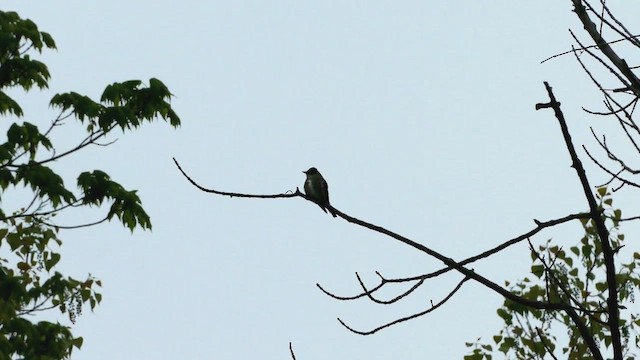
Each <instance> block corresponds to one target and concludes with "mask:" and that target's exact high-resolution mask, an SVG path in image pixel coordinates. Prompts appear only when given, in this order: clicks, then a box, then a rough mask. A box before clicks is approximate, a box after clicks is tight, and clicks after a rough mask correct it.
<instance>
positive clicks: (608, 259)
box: [536, 0, 640, 360]
mask: <svg viewBox="0 0 640 360" xmlns="http://www.w3.org/2000/svg"><path fill="white" fill-rule="evenodd" d="M575 2H579V0H574V3H575ZM592 24H593V23H592ZM585 26H586V25H585ZM544 85H545V87H546V89H547V93H548V95H549V100H550V101H549V103H546V104H537V105H536V108H545V107H547V108H548V107H551V108H552V109H553V111H554V113H555V116H556V118H557V119H558V122H559V124H560V129H561V130H562V135H563V137H564V140H565V143H566V145H567V150H568V151H569V155H570V156H571V162H572V165H571V167H573V168H574V170H575V171H576V173H577V175H578V178H579V179H580V183H581V184H582V190H583V191H584V194H585V197H586V198H587V202H588V203H589V209H590V213H591V219H592V220H593V222H594V224H595V226H596V230H597V233H598V237H599V238H600V243H601V245H602V252H603V255H604V260H605V267H606V277H607V286H608V289H609V295H608V299H607V305H608V311H609V321H608V323H609V328H610V331H611V341H612V344H613V353H614V359H615V360H622V342H621V336H620V321H619V312H618V300H617V299H618V292H617V288H618V287H617V285H616V284H617V281H616V278H615V276H616V270H615V262H614V257H613V256H614V253H613V251H612V249H611V244H610V243H609V230H608V229H607V227H606V225H605V223H604V220H603V219H602V217H601V216H600V210H599V209H598V204H597V202H596V199H595V197H594V196H593V193H592V192H591V185H589V179H588V178H587V175H586V172H585V170H584V168H583V167H582V162H581V161H580V158H579V157H578V154H577V153H576V150H575V148H574V146H573V142H572V140H571V134H569V129H568V128H567V122H566V120H565V118H564V114H563V113H562V110H561V109H560V103H559V102H558V101H557V100H556V98H555V95H554V94H553V90H552V89H551V86H549V83H547V82H546V81H545V83H544ZM639 89H640V88H639ZM571 310H572V312H573V313H574V315H572V314H571V313H570V312H569V313H568V314H569V315H570V316H571V317H572V319H574V316H575V318H577V319H579V317H578V316H577V314H575V311H574V310H573V309H571ZM574 322H575V319H574ZM581 323H582V322H581ZM576 326H577V327H578V329H579V330H580V333H581V335H582V337H583V339H584V340H585V342H586V343H587V345H588V346H589V349H590V350H591V352H592V354H593V355H594V356H595V355H596V351H597V352H599V349H598V346H597V344H596V343H595V340H594V338H593V336H592V335H591V334H590V332H589V331H588V329H586V327H585V328H581V327H580V326H579V325H578V324H576ZM582 326H584V323H582Z"/></svg>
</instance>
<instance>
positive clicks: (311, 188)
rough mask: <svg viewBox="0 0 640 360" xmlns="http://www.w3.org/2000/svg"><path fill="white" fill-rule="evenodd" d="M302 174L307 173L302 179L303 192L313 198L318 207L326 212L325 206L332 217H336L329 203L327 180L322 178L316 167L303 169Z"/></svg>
mask: <svg viewBox="0 0 640 360" xmlns="http://www.w3.org/2000/svg"><path fill="white" fill-rule="evenodd" d="M303 173H304V174H306V175H307V179H306V180H305V181H304V192H305V194H307V196H308V197H310V198H311V200H313V202H315V203H316V204H318V206H320V209H322V211H324V212H325V213H326V212H327V208H328V209H329V212H330V213H331V215H333V217H336V214H335V212H334V211H333V210H332V209H331V205H329V186H328V185H327V182H326V181H325V180H324V178H323V177H322V175H320V172H319V171H318V169H316V168H314V167H312V168H310V169H309V170H307V171H303Z"/></svg>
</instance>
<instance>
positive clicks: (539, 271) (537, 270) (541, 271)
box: [531, 265, 544, 278]
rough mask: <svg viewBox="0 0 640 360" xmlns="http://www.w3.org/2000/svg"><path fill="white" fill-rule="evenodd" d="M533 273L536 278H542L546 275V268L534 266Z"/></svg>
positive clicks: (532, 267)
mask: <svg viewBox="0 0 640 360" xmlns="http://www.w3.org/2000/svg"><path fill="white" fill-rule="evenodd" d="M531 273H532V274H533V275H535V276H536V277H538V278H540V277H542V275H544V266H543V265H532V266H531Z"/></svg>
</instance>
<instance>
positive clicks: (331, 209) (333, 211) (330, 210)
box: [327, 205, 338, 217]
mask: <svg viewBox="0 0 640 360" xmlns="http://www.w3.org/2000/svg"><path fill="white" fill-rule="evenodd" d="M327 210H329V212H330V213H331V215H333V217H338V215H336V209H334V208H333V206H331V205H329V206H327Z"/></svg>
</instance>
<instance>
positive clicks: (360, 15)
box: [4, 0, 640, 360]
mask: <svg viewBox="0 0 640 360" xmlns="http://www.w3.org/2000/svg"><path fill="white" fill-rule="evenodd" d="M610 5H612V6H614V5H617V4H610ZM624 6H625V11H624V12H622V13H619V15H620V16H621V18H622V20H625V15H628V16H626V18H631V17H630V15H631V14H637V13H638V10H640V9H638V4H630V3H629V2H625V4H624ZM631 7H635V9H633V10H634V11H631V10H629V8H631ZM4 8H5V10H15V11H18V12H19V14H20V15H21V16H23V17H26V18H31V19H32V20H34V21H35V22H36V23H37V24H38V25H39V26H40V28H41V30H43V31H47V32H50V33H51V34H52V35H53V37H54V38H55V40H56V42H57V44H58V51H57V52H56V51H49V52H46V53H45V54H44V56H42V58H43V59H44V61H45V62H46V63H47V64H48V65H49V69H50V71H51V73H52V81H51V83H50V85H51V86H50V87H51V91H45V92H41V93H39V92H37V91H35V92H34V93H33V94H30V95H29V97H27V98H26V99H24V100H23V103H22V104H23V108H24V109H25V113H26V116H25V120H27V121H30V122H34V123H37V124H40V126H42V127H44V126H46V125H47V124H48V123H49V121H50V120H51V119H52V118H53V117H54V116H55V114H54V113H53V112H52V111H51V110H50V109H49V108H48V106H47V104H48V101H49V99H50V98H51V96H52V95H53V94H54V93H55V92H63V91H77V92H80V93H84V94H87V95H89V96H92V97H94V98H98V97H99V95H100V94H101V91H102V89H103V88H104V86H106V85H107V84H109V83H111V82H114V81H123V80H129V79H142V80H148V79H149V78H150V77H157V78H159V79H161V80H162V81H164V82H165V84H166V85H167V86H168V87H169V88H170V89H171V91H172V92H173V93H174V94H175V98H174V100H173V102H172V103H173V105H174V109H175V110H176V111H177V112H178V114H179V115H180V116H181V118H182V121H183V126H182V127H181V128H180V129H178V130H172V129H170V127H169V126H168V125H167V124H163V123H156V124H152V125H149V126H144V127H143V128H142V129H141V130H140V131H137V132H135V133H132V134H127V135H126V136H124V137H121V138H120V139H119V140H118V141H117V142H116V143H115V144H114V145H112V146H111V147H109V148H95V149H92V150H90V151H87V152H84V153H82V154H78V155H77V156H76V157H75V158H74V159H73V160H71V161H60V162H59V163H57V164H56V169H57V170H59V171H61V172H62V173H63V174H65V175H66V176H67V178H66V179H67V181H69V182H71V181H73V180H74V176H75V175H76V174H77V172H79V171H82V170H92V169H95V168H100V169H103V170H105V171H107V172H108V173H109V174H111V175H112V177H113V178H114V179H115V180H116V181H119V182H121V183H122V184H123V185H124V186H125V187H127V188H135V189H139V190H140V191H139V194H140V196H141V198H142V200H143V203H144V205H145V208H146V209H147V211H148V212H149V214H150V215H151V218H152V222H153V226H154V230H153V232H146V233H143V232H135V233H134V234H133V235H130V234H129V232H128V231H127V230H126V229H123V228H121V227H119V226H118V225H117V224H107V225H101V226H99V227H96V228H90V229H83V230H74V231H67V232H63V233H62V234H61V237H62V238H63V239H64V240H65V243H64V247H63V261H62V263H61V268H62V269H63V270H64V271H66V272H69V273H70V274H73V275H75V276H78V277H83V276H85V275H86V274H87V273H88V272H90V273H91V274H93V275H95V276H96V277H98V278H100V279H102V280H103V282H104V291H103V294H104V301H103V304H102V305H101V306H100V307H99V308H98V309H97V310H96V311H95V313H93V314H92V313H90V312H89V311H87V312H86V314H85V315H83V316H82V317H81V318H80V319H79V321H78V323H77V325H76V326H75V331H76V334H78V335H82V336H84V337H85V344H84V346H83V349H82V350H81V351H79V352H77V353H76V354H75V355H74V359H80V360H98V359H288V358H289V354H288V343H289V341H292V342H293V344H294V348H295V351H296V354H297V356H298V359H304V360H311V359H365V358H366V359H425V358H430V359H455V358H461V357H462V356H463V355H464V354H466V353H467V350H466V348H465V346H464V342H466V341H473V340H475V339H476V338H478V337H480V336H483V337H485V338H490V336H491V335H493V334H495V333H496V332H497V331H498V330H499V327H500V325H501V323H500V321H499V318H498V317H497V315H495V309H496V308H497V306H498V305H499V304H500V303H501V301H502V299H500V298H499V297H498V296H497V295H495V294H494V293H492V292H490V291H489V290H487V289H484V288H482V287H480V286H478V285H476V284H472V283H468V284H467V285H466V286H465V287H464V288H463V289H462V290H461V291H460V292H459V293H458V294H457V295H456V296H455V297H454V298H453V299H452V300H451V301H450V302H449V303H448V304H446V305H445V306H443V307H442V308H441V309H439V310H438V311H436V312H435V313H432V314H430V315H428V316H426V317H423V318H421V319H417V320H413V321H411V322H409V323H404V324H401V325H398V326H396V327H393V328H391V329H387V330H385V331H382V332H381V333H378V334H376V335H373V336H368V337H362V336H358V335H354V334H351V333H349V332H348V331H346V330H345V329H344V328H342V327H341V326H340V324H339V323H338V322H337V321H336V317H341V318H342V319H344V320H346V321H347V322H348V323H349V324H351V325H352V326H354V327H356V328H359V329H363V330H366V329H369V328H372V327H375V326H377V325H379V324H382V323H384V322H387V321H390V320H393V319H394V318H396V317H400V316H405V315H408V314H411V313H413V312H416V311H419V310H422V309H423V308H425V306H428V304H429V302H430V301H431V300H433V301H434V302H437V301H439V300H440V299H441V298H442V297H443V296H444V295H445V294H446V293H448V292H449V291H450V289H451V288H452V286H454V285H455V283H457V281H458V279H459V278H460V277H459V276H458V275H453V274H450V275H448V276H446V277H444V278H442V279H438V280H434V281H433V282H431V283H429V284H428V285H427V286H425V287H423V288H422V289H421V290H420V291H418V292H417V293H416V294H414V295H413V296H412V297H410V298H408V299H406V300H404V301H402V302H400V303H398V304H396V305H393V306H386V307H385V306H382V305H373V304H370V303H369V302H367V301H364V300H363V301H359V302H352V303H344V302H337V301H335V300H332V299H330V298H328V297H326V296H325V295H323V294H322V293H321V292H320V291H319V290H318V289H317V288H316V286H315V284H316V283H317V282H320V283H321V284H322V285H323V286H325V287H326V288H327V289H329V290H332V291H335V292H337V293H339V294H345V295H346V294H353V293H355V292H357V291H358V283H357V282H356V280H355V277H354V275H353V274H354V272H355V271H358V272H360V274H362V275H363V276H364V277H365V278H366V279H368V281H370V284H375V280H376V279H375V275H374V271H375V270H379V271H382V272H383V273H384V274H386V275H388V276H389V277H394V276H398V277H400V276H411V275H416V274H420V273H424V272H428V271H432V270H435V269H437V268H439V267H440V264H439V263H438V262H437V261H435V260H434V259H431V258H429V257H427V256H424V255H422V254H420V253H418V252H417V251H415V250H412V249H411V248H408V247H407V246H405V245H403V244H400V243H398V242H396V241H394V240H392V239H389V238H385V237H383V236H381V235H378V234H375V233H371V232H370V231H367V230H364V229H362V228H359V227H357V226H354V225H351V224H348V223H346V222H345V221H343V220H341V219H333V218H332V217H330V216H327V215H325V214H324V213H322V212H321V211H320V210H319V209H318V207H317V206H315V205H313V204H311V203H308V202H305V201H302V200H301V199H284V200H257V199H236V198H234V199H229V198H223V197H219V196H214V195H211V194H205V193H202V192H200V191H198V190H197V189H195V188H194V187H192V186H191V185H190V184H189V183H187V182H186V180H185V179H184V178H183V177H182V175H180V174H179V172H178V171H177V169H176V168H175V166H174V165H173V163H172V161H171V158H172V157H174V156H175V157H176V158H177V159H178V160H179V161H180V162H181V164H182V166H183V168H184V169H185V171H187V172H188V173H189V174H190V175H191V176H192V177H193V178H194V179H195V180H196V181H198V182H199V183H200V184H201V185H203V186H206V187H212V188H216V189H219V190H224V191H237V192H248V193H267V194H269V193H280V192H285V191H287V190H295V188H296V187H302V183H303V180H304V175H303V174H302V173H301V171H303V170H306V169H308V168H309V167H311V166H315V167H317V168H318V169H319V170H320V171H321V172H322V174H323V175H324V177H325V178H326V179H327V181H328V182H329V185H330V191H331V199H332V204H333V205H334V206H335V207H336V208H338V209H339V210H341V211H343V212H345V213H347V214H350V215H352V216H354V217H357V218H361V219H364V220H366V221H370V222H373V223H375V224H378V225H380V226H383V227H386V228H388V229H391V230H393V231H396V232H398V233H400V234H403V235H405V236H407V237H410V238H412V239H414V240H415V241H418V242H420V243H423V244H425V245H427V246H429V247H431V248H433V249H434V250H437V251H440V252H442V253H444V254H445V255H447V256H450V257H452V258H454V259H462V258H466V257H468V256H471V255H474V254H476V253H478V252H481V251H483V250H486V249H488V248H491V247H493V246H495V245H497V244H499V243H501V242H503V241H505V240H507V239H509V238H511V237H514V236H516V235H519V234H521V233H524V232H526V231H528V230H530V229H531V228H533V227H534V226H535V225H534V223H533V221H532V219H533V218H537V219H540V220H547V219H552V218H557V217H561V216H564V215H567V214H568V213H572V212H577V211H581V210H584V209H585V208H586V203H585V201H584V200H583V195H582V192H581V188H580V187H579V183H578V180H577V178H576V177H575V174H574V171H573V169H571V168H570V167H569V165H570V161H569V155H568V154H567V152H566V148H565V145H564V142H563V140H562V136H561V134H560V132H559V128H558V124H557V121H556V120H555V118H554V117H553V114H552V112H551V111H538V112H536V111H535V110H534V105H535V104H536V103H537V102H544V101H546V100H547V99H548V98H547V95H546V92H545V90H544V86H543V84H542V82H543V81H545V80H546V81H549V82H550V83H551V85H552V86H553V87H554V90H555V93H556V96H557V97H558V99H559V100H560V101H561V102H562V105H563V109H564V110H565V114H566V116H567V118H568V121H569V126H570V129H571V130H572V131H573V133H574V137H575V140H576V143H578V144H581V143H592V141H591V140H590V139H589V137H588V126H590V125H594V126H604V124H602V122H601V121H600V122H598V121H596V120H594V119H592V118H589V117H587V116H585V114H584V113H582V112H581V110H580V107H581V106H583V105H589V104H596V103H599V101H600V96H599V94H598V93H597V92H596V91H595V90H594V88H593V87H592V86H591V84H590V83H589V82H588V79H587V78H586V76H585V75H584V74H583V73H582V71H581V70H580V69H579V65H578V64H577V62H576V61H575V59H574V58H573V57H572V56H564V57H561V58H558V59H556V60H554V61H551V62H547V63H545V64H542V65H541V64H540V61H541V60H543V59H545V58H547V57H548V56H551V55H553V54H556V53H558V52H562V51H565V50H568V49H570V47H571V43H572V42H571V38H570V35H569V33H568V29H569V28H572V29H574V30H575V31H578V32H580V31H581V26H579V24H578V22H577V19H576V18H575V15H574V14H573V13H572V12H571V5H570V1H537V2H516V1H502V2H494V3H488V2H478V1H456V2H452V1H401V2H390V1H389V2H364V1H352V2H343V1H321V2H318V1H278V2H264V1H214V2H198V1H183V2H176V1H109V2H106V1H104V2H87V1H48V2H24V1H16V0H9V1H8V2H6V3H5V6H4ZM614 9H616V7H615V6H614ZM634 16H635V15H634ZM633 19H634V18H633ZM72 129H73V122H71V121H70V122H69V126H68V127H67V128H64V130H61V131H58V133H57V134H55V138H54V139H55V140H58V141H60V143H61V144H67V145H68V146H71V144H73V143H74V142H75V141H74V139H75V138H76V137H77V136H79V135H80V132H79V131H76V130H72ZM614 129H615V128H614ZM619 135H620V134H619V133H616V132H613V133H611V134H610V135H609V138H610V139H611V140H610V141H613V139H615V138H616V136H619ZM112 138H113V139H115V137H112ZM63 147H64V146H63ZM588 165H589V167H588V169H589V170H593V167H591V166H590V164H588ZM591 174H593V175H594V177H593V179H594V180H593V183H594V184H596V183H598V182H601V181H602V180H603V179H604V177H603V176H602V174H600V173H597V172H595V171H591ZM626 194H631V195H632V196H635V194H633V193H631V192H630V193H626ZM616 203H620V204H621V206H624V204H625V199H619V200H618V199H616ZM627 204H629V205H630V206H631V204H633V202H632V201H628V202H627ZM100 214H101V213H98V212H96V213H95V214H73V216H71V214H69V215H67V216H66V217H65V216H63V217H61V218H60V219H58V221H59V223H60V224H72V223H76V222H77V221H79V219H98V218H99V216H100ZM551 236H553V237H556V238H559V239H563V240H564V241H566V242H567V243H573V242H574V241H576V240H577V239H578V237H579V236H580V227H579V224H577V223H575V224H570V225H565V226H563V227H562V228H559V229H556V230H553V231H550V232H546V233H544V234H543V235H542V236H540V237H539V238H537V239H536V241H539V242H542V241H544V240H546V239H547V238H548V237H551ZM528 266H529V254H528V251H527V249H526V246H525V245H524V244H523V245H522V246H518V247H517V248H514V249H512V250H508V251H505V252H504V253H503V254H501V255H499V256H496V257H495V258H493V259H489V260H486V261H484V262H481V263H478V264H476V265H475V266H474V268H475V269H476V271H478V272H480V273H482V274H483V275H485V276H487V277H489V278H490V279H492V280H494V281H496V282H499V283H501V282H502V281H503V280H515V279H518V278H521V277H523V276H526V275H527V269H528ZM388 294H389V295H391V294H392V293H391V292H389V293H388Z"/></svg>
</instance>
